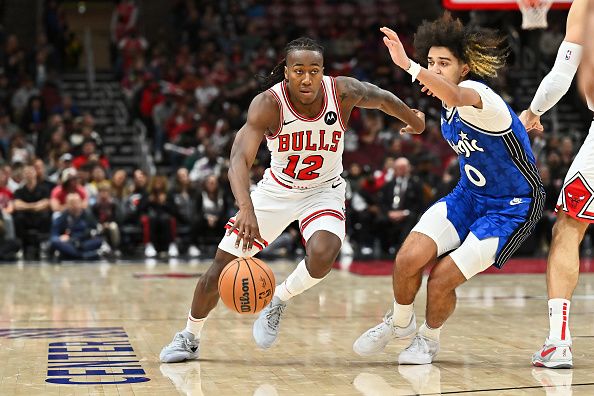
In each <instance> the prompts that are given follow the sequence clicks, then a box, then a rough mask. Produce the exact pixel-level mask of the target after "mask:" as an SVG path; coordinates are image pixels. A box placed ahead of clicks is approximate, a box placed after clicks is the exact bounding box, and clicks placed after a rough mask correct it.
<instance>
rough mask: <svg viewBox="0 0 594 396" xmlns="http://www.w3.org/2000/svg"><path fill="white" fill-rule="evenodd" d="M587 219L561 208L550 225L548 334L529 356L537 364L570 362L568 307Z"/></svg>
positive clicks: (564, 365)
mask: <svg viewBox="0 0 594 396" xmlns="http://www.w3.org/2000/svg"><path fill="white" fill-rule="evenodd" d="M587 228H588V223H585V222H581V221H578V220H576V219H574V218H573V217H571V216H568V215H566V214H565V213H563V212H560V213H559V214H558V216H557V221H556V222H555V226H554V227H553V241H552V242H551V250H550V252H549V259H548V263H547V289H548V294H549V302H548V305H549V335H548V337H547V338H546V340H545V343H544V345H543V347H542V349H541V350H539V351H538V352H536V353H535V354H534V355H533V356H532V364H534V365H535V366H538V367H542V366H544V367H549V368H570V367H572V366H573V359H572V353H571V334H570V332H569V308H570V305H571V301H570V299H571V296H572V295H573V291H574V290H575V287H576V286H577V282H578V276H579V271H580V257H579V247H580V242H581V241H582V238H583V237H584V233H585V232H586V229H587Z"/></svg>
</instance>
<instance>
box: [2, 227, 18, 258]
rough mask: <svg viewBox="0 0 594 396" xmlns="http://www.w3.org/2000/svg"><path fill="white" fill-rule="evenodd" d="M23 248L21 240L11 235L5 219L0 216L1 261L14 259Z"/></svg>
mask: <svg viewBox="0 0 594 396" xmlns="http://www.w3.org/2000/svg"><path fill="white" fill-rule="evenodd" d="M19 250H21V244H20V242H19V241H18V240H17V239H15V238H14V236H13V237H10V231H9V230H7V228H6V223H5V222H4V219H3V218H2V217H0V261H14V260H16V258H17V257H16V255H17V253H18V251H19Z"/></svg>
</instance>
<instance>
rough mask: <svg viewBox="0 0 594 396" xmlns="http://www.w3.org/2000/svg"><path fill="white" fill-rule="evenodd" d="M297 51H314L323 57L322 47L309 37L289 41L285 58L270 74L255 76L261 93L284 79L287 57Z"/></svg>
mask: <svg viewBox="0 0 594 396" xmlns="http://www.w3.org/2000/svg"><path fill="white" fill-rule="evenodd" d="M299 50H306V51H315V52H319V53H320V54H322V56H324V47H322V45H320V44H319V43H318V42H316V41H315V40H312V39H310V38H309V37H299V38H298V39H295V40H293V41H290V42H289V43H288V44H287V45H286V46H285V50H284V53H285V56H284V57H283V59H282V60H281V61H280V62H279V63H278V64H277V65H276V66H275V67H274V69H272V72H270V74H268V75H265V76H262V75H259V76H256V78H257V79H258V82H259V83H260V87H261V89H262V91H266V90H267V89H268V88H270V87H272V86H273V85H275V84H277V83H279V82H281V81H283V79H284V78H285V66H286V64H287V55H289V53H290V52H292V51H299Z"/></svg>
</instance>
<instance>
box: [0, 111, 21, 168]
mask: <svg viewBox="0 0 594 396" xmlns="http://www.w3.org/2000/svg"><path fill="white" fill-rule="evenodd" d="M19 132H20V129H19V127H18V126H16V125H15V124H13V123H12V121H11V120H10V114H9V113H8V112H7V111H6V110H4V109H1V108H0V153H1V154H2V155H3V156H4V158H7V157H8V151H9V146H10V142H11V140H12V137H13V136H14V135H16V134H17V133H19Z"/></svg>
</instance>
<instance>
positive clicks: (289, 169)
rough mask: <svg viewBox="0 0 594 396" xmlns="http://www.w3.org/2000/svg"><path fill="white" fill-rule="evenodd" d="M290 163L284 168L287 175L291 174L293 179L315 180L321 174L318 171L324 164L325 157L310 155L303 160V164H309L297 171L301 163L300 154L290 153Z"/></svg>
mask: <svg viewBox="0 0 594 396" xmlns="http://www.w3.org/2000/svg"><path fill="white" fill-rule="evenodd" d="M287 159H288V160H289V163H288V164H287V166H286V167H285V169H283V173H284V174H285V175H288V176H290V177H291V178H293V179H298V180H313V179H316V178H318V177H319V176H320V173H319V172H316V171H317V170H318V169H320V168H321V167H322V165H323V164H324V157H322V156H321V155H310V156H308V157H305V158H304V159H303V160H301V164H302V165H307V166H306V167H305V168H303V169H300V170H299V171H298V172H297V173H295V171H296V169H297V166H298V165H299V160H300V159H301V156H300V155H289V157H287Z"/></svg>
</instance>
